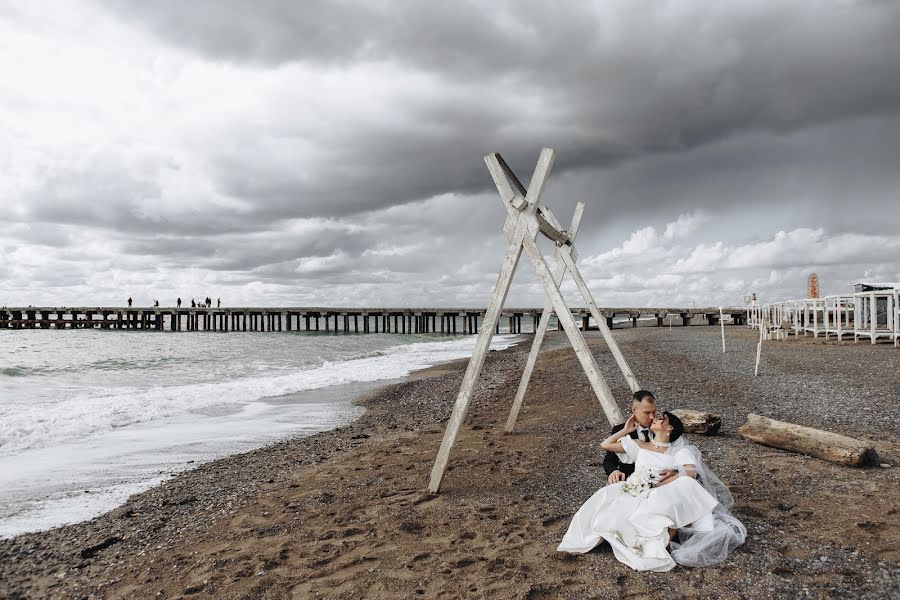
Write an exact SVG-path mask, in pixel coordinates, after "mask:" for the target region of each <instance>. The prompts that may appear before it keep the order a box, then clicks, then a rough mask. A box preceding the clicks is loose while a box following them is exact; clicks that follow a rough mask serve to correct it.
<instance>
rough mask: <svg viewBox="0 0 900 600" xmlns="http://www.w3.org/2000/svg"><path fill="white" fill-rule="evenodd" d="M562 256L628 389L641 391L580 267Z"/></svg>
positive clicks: (572, 260) (567, 257)
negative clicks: (582, 275)
mask: <svg viewBox="0 0 900 600" xmlns="http://www.w3.org/2000/svg"><path fill="white" fill-rule="evenodd" d="M561 256H562V259H563V261H565V263H566V267H567V268H568V269H569V273H571V274H572V278H573V279H574V280H575V285H576V286H577V287H578V290H579V291H580V292H581V297H582V298H584V301H585V302H586V303H587V305H588V308H589V309H590V311H591V316H592V317H594V321H596V322H597V328H598V329H599V330H600V335H602V336H603V340H604V341H605V342H606V345H607V346H608V347H609V351H610V353H611V354H612V355H613V358H614V359H615V360H616V364H617V365H619V370H620V371H622V376H623V377H625V381H626V382H627V383H628V389H630V390H631V391H632V392H636V391H638V390H639V389H641V383H640V381H638V378H637V377H635V375H634V372H633V371H632V370H631V367H630V366H629V365H628V361H627V360H625V355H624V354H622V350H620V349H619V344H618V343H617V342H616V340H615V338H613V336H612V332H611V331H610V330H609V327H608V326H607V325H606V319H605V318H603V316H602V315H601V314H600V309H598V308H597V303H596V302H594V297H593V296H592V295H591V291H590V290H589V289H588V287H587V283H585V281H584V278H582V277H581V272H580V271H579V270H578V266H577V265H576V264H575V261H574V259H573V258H572V257H571V256H570V255H568V254H566V253H562V254H561Z"/></svg>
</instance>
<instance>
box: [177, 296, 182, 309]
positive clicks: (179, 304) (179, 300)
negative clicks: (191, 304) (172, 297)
mask: <svg viewBox="0 0 900 600" xmlns="http://www.w3.org/2000/svg"><path fill="white" fill-rule="evenodd" d="M177 306H178V308H181V298H179V299H178V302H177Z"/></svg>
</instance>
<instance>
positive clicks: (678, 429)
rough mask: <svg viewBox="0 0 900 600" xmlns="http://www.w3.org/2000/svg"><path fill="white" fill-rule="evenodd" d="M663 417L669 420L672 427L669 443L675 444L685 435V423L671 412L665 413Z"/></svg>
mask: <svg viewBox="0 0 900 600" xmlns="http://www.w3.org/2000/svg"><path fill="white" fill-rule="evenodd" d="M663 415H664V416H665V417H667V418H668V419H669V425H671V426H672V433H670V434H669V441H670V442H674V441H675V440H677V439H678V438H680V437H681V436H682V435H684V423H682V422H681V419H679V418H678V417H676V416H675V415H673V414H672V413H670V412H669V411H666V412H664V413H663Z"/></svg>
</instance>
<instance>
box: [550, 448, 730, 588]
mask: <svg viewBox="0 0 900 600" xmlns="http://www.w3.org/2000/svg"><path fill="white" fill-rule="evenodd" d="M619 441H620V442H621V443H622V447H623V448H624V450H625V452H626V453H627V454H628V455H629V456H630V457H631V458H633V459H634V463H635V468H636V469H640V468H641V467H645V468H648V469H651V470H659V469H672V470H674V469H677V468H678V467H680V466H681V467H683V466H684V465H698V466H700V465H701V464H702V463H701V459H700V456H699V452H697V451H696V450H695V449H694V447H693V446H683V445H682V446H679V447H678V448H674V447H670V448H669V449H668V450H667V451H666V452H665V453H661V452H653V451H651V450H644V449H641V448H640V447H639V446H638V445H637V443H636V442H635V441H634V440H633V439H631V438H630V437H628V436H625V437H623V438H621V439H620V440H619ZM701 469H702V467H701ZM710 476H711V477H714V475H712V474H710ZM716 480H717V479H716ZM717 481H718V480H717ZM719 483H720V484H721V482H719ZM622 485H623V483H615V484H611V485H606V486H604V487H602V488H600V489H599V490H598V491H597V493H595V494H594V495H593V496H591V497H590V498H589V499H588V500H587V502H585V503H584V504H583V505H582V506H581V508H580V509H578V512H577V513H575V516H574V517H573V518H572V522H571V524H570V525H569V530H568V531H566V535H565V536H564V537H563V540H562V543H560V545H559V547H558V548H557V550H559V551H561V552H572V553H584V552H588V551H590V550H591V549H592V548H594V547H595V546H597V545H598V544H600V543H601V542H602V541H603V540H606V541H607V542H609V545H610V546H612V549H613V552H614V553H615V555H616V558H617V559H619V560H620V561H621V562H623V563H625V564H626V565H628V566H629V567H631V568H632V569H635V570H637V571H668V570H670V569H672V567H674V566H675V563H676V561H675V559H673V558H672V556H671V555H670V554H669V551H668V549H667V546H668V544H669V528H670V527H674V528H677V529H679V530H681V529H682V528H684V531H686V532H690V533H689V535H690V537H695V538H696V539H695V540H694V542H698V543H699V544H695V546H697V545H699V546H703V549H702V550H701V553H702V554H705V555H708V554H709V553H710V552H709V545H710V544H715V545H717V546H718V547H717V548H716V553H718V554H719V555H722V556H721V558H719V559H718V560H722V559H724V558H725V557H726V556H727V554H728V551H730V550H731V549H732V548H733V547H735V546H737V545H740V543H743V541H744V536H745V535H746V530H745V529H743V525H741V524H740V522H739V521H737V519H734V517H732V516H731V515H730V514H728V513H727V508H725V507H722V505H720V504H719V501H718V500H717V499H716V497H715V496H714V495H713V494H711V493H710V492H709V491H707V490H706V489H704V486H703V485H701V484H700V483H698V482H697V481H696V480H695V479H693V478H691V477H686V476H681V477H678V478H677V479H675V481H673V482H671V483H668V484H666V485H663V486H660V487H657V488H652V489H650V490H646V491H644V492H642V493H641V494H640V495H638V496H633V495H631V494H629V493H628V492H625V491H623V489H622ZM722 487H723V488H724V486H722ZM725 493H727V489H726V492H725ZM717 505H718V510H716V509H717ZM718 516H724V517H727V518H730V519H731V520H733V521H734V523H737V529H738V531H734V529H735V527H734V526H733V523H731V522H728V524H727V526H726V524H725V523H721V522H720V523H719V524H720V525H721V526H720V527H717V517H718ZM718 520H719V521H721V519H718ZM740 530H743V531H740ZM732 532H733V533H734V534H735V535H732ZM704 536H705V537H706V538H709V539H708V540H706V541H707V542H708V543H703V538H704ZM723 536H724V537H723ZM713 538H715V539H714V540H713ZM738 538H739V539H738ZM683 542H684V541H683ZM689 542H690V540H687V542H685V543H682V544H678V543H677V542H676V543H675V544H673V547H677V546H682V545H683V546H685V547H687V546H689ZM722 544H724V546H722ZM723 552H724V555H723ZM691 553H692V554H696V550H695V549H692V552H691ZM692 558H693V559H694V560H693V564H694V565H697V566H699V565H702V564H710V563H712V562H717V560H715V559H713V560H709V559H708V558H707V559H706V560H702V559H700V560H698V559H697V558H696V557H695V556H694V557H692ZM678 562H682V561H678ZM688 564H692V563H690V562H688Z"/></svg>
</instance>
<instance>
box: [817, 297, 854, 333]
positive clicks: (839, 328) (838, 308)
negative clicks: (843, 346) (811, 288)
mask: <svg viewBox="0 0 900 600" xmlns="http://www.w3.org/2000/svg"><path fill="white" fill-rule="evenodd" d="M854 306H855V299H854V298H853V296H847V295H842V294H834V295H832V296H825V315H824V316H825V324H824V330H825V339H826V340H827V339H828V334H831V333H833V334H834V335H836V336H837V339H838V341H841V338H842V336H843V335H844V334H849V333H850V332H851V331H852V330H853V326H852V323H853V309H854Z"/></svg>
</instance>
